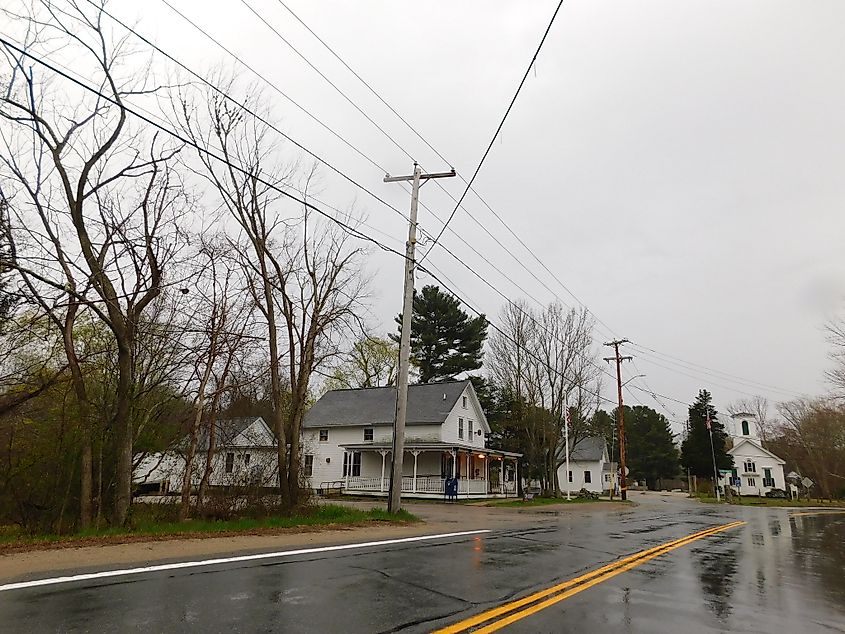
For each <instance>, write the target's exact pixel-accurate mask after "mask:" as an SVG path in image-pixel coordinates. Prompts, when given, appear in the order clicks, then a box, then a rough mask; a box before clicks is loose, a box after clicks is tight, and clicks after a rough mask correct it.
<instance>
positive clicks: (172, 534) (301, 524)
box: [0, 504, 419, 553]
mask: <svg viewBox="0 0 845 634" xmlns="http://www.w3.org/2000/svg"><path fill="white" fill-rule="evenodd" d="M416 521H419V520H418V518H417V517H416V516H415V515H413V514H411V513H409V512H407V511H405V510H401V511H400V512H399V513H398V514H396V515H390V514H389V513H388V512H387V511H385V510H383V509H376V508H374V509H370V510H369V511H362V510H359V509H354V508H348V507H345V506H340V505H335V504H326V505H320V506H317V507H315V508H314V509H312V510H309V511H308V512H303V513H301V514H298V515H291V516H277V517H266V518H260V519H257V518H240V519H233V520H225V521H224V520H220V521H216V520H201V519H196V520H188V521H185V522H154V521H146V520H138V521H136V523H135V525H134V526H132V527H131V528H124V527H110V528H104V529H100V530H94V529H91V530H86V531H80V532H78V533H73V534H70V535H50V534H48V535H29V534H26V533H23V532H21V531H20V530H19V529H17V528H16V527H0V553H3V552H9V551H16V550H31V549H33V548H37V547H47V548H55V547H64V546H88V545H96V544H110V543H125V542H135V541H157V540H162V539H178V538H187V537H214V536H224V535H225V536H231V535H238V534H243V535H258V534H272V533H279V532H295V530H296V529H302V530H303V532H304V531H305V530H309V529H318V528H325V527H337V526H365V525H367V524H371V523H390V524H408V523H412V522H416Z"/></svg>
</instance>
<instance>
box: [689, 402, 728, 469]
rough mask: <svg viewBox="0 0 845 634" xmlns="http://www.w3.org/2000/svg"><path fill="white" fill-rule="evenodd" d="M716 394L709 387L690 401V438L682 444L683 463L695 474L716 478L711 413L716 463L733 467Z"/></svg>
mask: <svg viewBox="0 0 845 634" xmlns="http://www.w3.org/2000/svg"><path fill="white" fill-rule="evenodd" d="M711 401H712V396H711V395H710V392H708V391H707V390H700V391H699V393H698V397H697V398H696V399H695V403H693V404H692V405H690V408H689V419H688V421H687V438H686V440H684V442H683V444H682V445H681V465H682V466H683V467H684V469H689V472H690V473H691V474H692V475H696V476H700V477H704V478H709V479H711V480H712V479H713V476H714V474H713V453H712V452H711V448H710V432H709V431H708V429H707V423H706V421H707V414H708V412H709V414H710V424H711V425H712V427H713V451H715V454H716V467H717V468H719V469H731V468H733V457H732V456H731V455H730V454H728V453H727V451H726V450H725V440H726V439H727V434H725V427H724V425H722V423H720V422H719V420H718V412H716V408H714V407H713V405H712V404H711Z"/></svg>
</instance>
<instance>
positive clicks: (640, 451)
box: [625, 405, 713, 489]
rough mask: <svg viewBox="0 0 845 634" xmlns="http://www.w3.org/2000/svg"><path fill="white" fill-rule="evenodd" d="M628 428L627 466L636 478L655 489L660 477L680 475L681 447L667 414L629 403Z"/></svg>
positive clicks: (627, 412)
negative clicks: (677, 446)
mask: <svg viewBox="0 0 845 634" xmlns="http://www.w3.org/2000/svg"><path fill="white" fill-rule="evenodd" d="M625 429H626V431H625V442H626V455H627V466H628V468H629V469H630V470H631V476H632V477H633V478H634V479H636V480H645V481H646V485H647V486H648V488H649V489H655V488H657V481H658V480H659V479H661V478H671V477H672V476H675V475H677V473H678V449H677V448H676V447H675V442H674V440H673V438H672V430H671V428H670V427H669V421H668V420H666V417H665V416H663V414H660V413H659V412H656V411H655V410H653V409H652V408H650V407H646V406H645V405H635V406H634V407H627V406H625ZM708 442H709V440H708ZM710 470H711V471H712V470H713V469H712V467H711V469H710Z"/></svg>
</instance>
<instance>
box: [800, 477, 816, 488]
mask: <svg viewBox="0 0 845 634" xmlns="http://www.w3.org/2000/svg"><path fill="white" fill-rule="evenodd" d="M801 484H803V485H804V488H805V489H809V488H810V487H811V486H813V481H812V480H810V478H806V477H805V478H801Z"/></svg>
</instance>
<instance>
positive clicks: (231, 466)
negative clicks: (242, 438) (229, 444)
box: [226, 453, 235, 473]
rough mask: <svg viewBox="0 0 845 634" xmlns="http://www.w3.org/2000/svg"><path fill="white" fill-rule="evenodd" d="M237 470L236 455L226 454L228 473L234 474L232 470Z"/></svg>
mask: <svg viewBox="0 0 845 634" xmlns="http://www.w3.org/2000/svg"><path fill="white" fill-rule="evenodd" d="M234 468H235V454H233V453H227V454H226V473H232V470H233V469H234Z"/></svg>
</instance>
